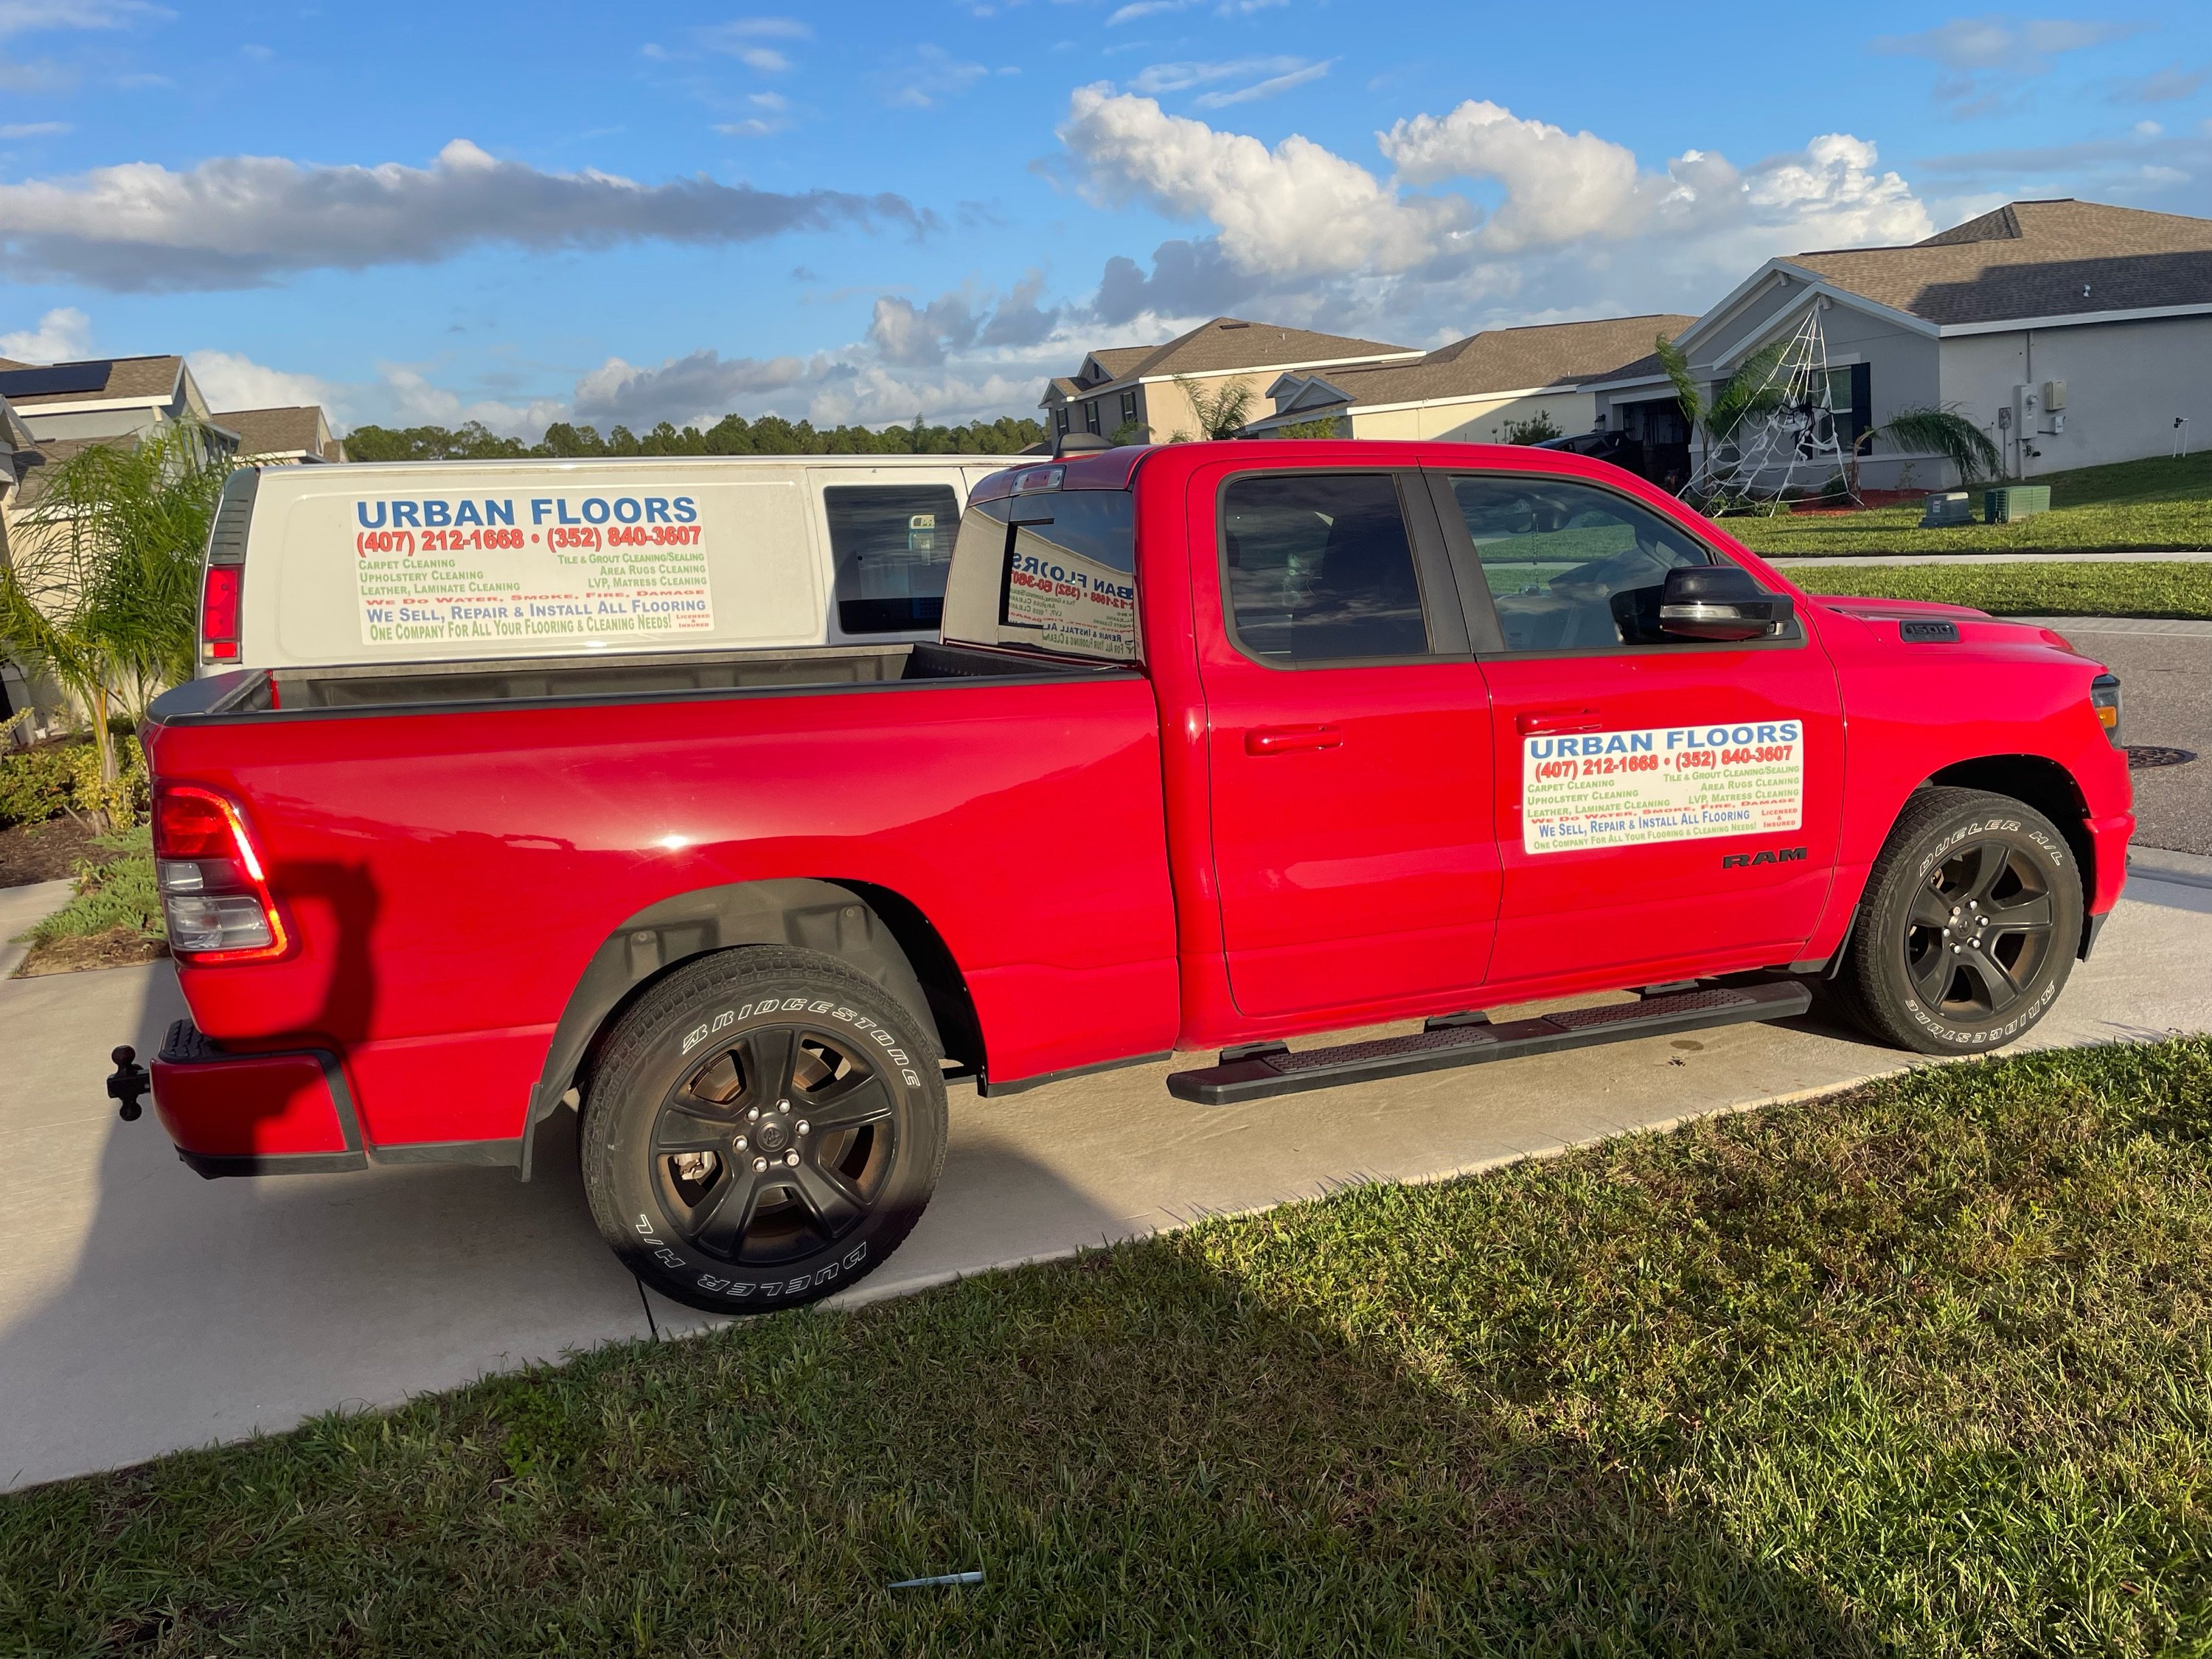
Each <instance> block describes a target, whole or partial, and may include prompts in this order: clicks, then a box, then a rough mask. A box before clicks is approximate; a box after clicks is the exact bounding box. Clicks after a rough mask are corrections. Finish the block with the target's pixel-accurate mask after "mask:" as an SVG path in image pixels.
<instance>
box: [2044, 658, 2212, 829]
mask: <svg viewBox="0 0 2212 1659" xmlns="http://www.w3.org/2000/svg"><path fill="white" fill-rule="evenodd" d="M2051 626H2053V627H2055V628H2057V629H2058V630H2059V631H2060V632H2061V633H2063V634H2064V635H2066V637H2067V638H2068V639H2069V640H2071V641H2073V642H2074V644H2075V647H2077V648H2078V649H2080V650H2081V651H2083V652H2086V653H2088V654H2089V655H2091V656H2093V657H2095V658H2097V659H2099V660H2100V661H2101V662H2103V663H2104V664H2105V665H2106V667H2108V668H2110V669H2111V670H2112V672H2114V673H2115V674H2118V676H2119V677H2120V686H2121V690H2122V693H2123V695H2124V697H2125V698H2126V708H2127V728H2126V731H2125V733H2124V735H2125V737H2126V738H2127V741H2128V744H2129V746H2130V747H2131V748H2132V747H2136V746H2148V745H2156V746H2158V747H2161V748H2169V749H2185V750H2190V751H2191V753H2193V754H2196V755H2197V756H2199V757H2201V758H2199V759H2197V760H2195V761H2192V762H2191V763H2188V764H2186V765H2182V766H2160V767H2142V768H2138V769H2136V772H2135V775H2134V776H2135V786H2136V821H2137V822H2136V844H2137V845H2139V846H2142V847H2160V848H2169V849H2171V850H2172V851H2174V852H2179V853H2195V854H2198V855H2200V856H2205V855H2212V628H2207V629H2204V631H2203V632H2202V633H2199V634H2194V635H2163V634H2152V633H2144V632H2134V631H2129V630H2126V629H2118V628H2114V627H2113V626H2112V624H2111V623H2102V624H2100V623H2099V622H2098V621H2097V620H2096V619H2094V618H2086V619H2077V618H2061V619H2059V620H2057V621H2055V622H2053V623H2052V624H2051Z"/></svg>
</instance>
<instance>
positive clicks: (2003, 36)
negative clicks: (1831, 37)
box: [1874, 13, 2141, 75]
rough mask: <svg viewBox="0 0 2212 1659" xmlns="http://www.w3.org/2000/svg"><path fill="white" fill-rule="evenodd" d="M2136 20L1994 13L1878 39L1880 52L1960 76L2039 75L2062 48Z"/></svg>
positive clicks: (2120, 34)
mask: <svg viewBox="0 0 2212 1659" xmlns="http://www.w3.org/2000/svg"><path fill="white" fill-rule="evenodd" d="M2139 27H2141V25H2139V24H2135V23H2111V22H2082V21H2074V20H2072V19H2069V18H2061V17H2046V18H2037V19H2030V20H2024V21H2018V22H2015V21H2012V20H2011V19H2008V18H2005V17H2002V16H1999V15H1996V14H1994V13H1992V14H1990V15H1987V16H1983V17H1954V18H1953V19H1952V20H1951V21H1949V22H1948V23H1944V24H1941V25H1939V26H1938V27H1935V28H1932V29H1923V30H1922V31H1920V33H1917V34H1886V35H1883V36H1881V37H1880V38H1879V39H1877V40H1875V43H1874V49H1875V51H1876V52H1889V53H1893V54H1896V55H1899V56H1904V57H1912V58H1928V59H1929V60H1930V61H1932V62H1934V63H1937V64H1942V66H1943V67H1944V68H1945V69H1948V70H1953V71H1954V72H1955V73H1958V74H1962V75H1965V74H1972V73H1975V72H1977V71H1978V70H2017V71H2019V72H2021V73H2023V74H2030V75H2033V74H2039V73H2040V72H2042V71H2043V70H2045V69H2047V68H2049V67H2050V64H2051V58H2054V57H2057V56H2058V55H2059V54H2060V53H2062V52H2083V51H2086V50H2087V49H2088V48H2089V47H2091V46H2104V45H2105V44H2106V43H2107V42H2109V41H2112V40H2122V39H2124V38H2125V37H2126V36H2128V35H2130V34H2133V33H2136V30H2137V29H2138V28H2139Z"/></svg>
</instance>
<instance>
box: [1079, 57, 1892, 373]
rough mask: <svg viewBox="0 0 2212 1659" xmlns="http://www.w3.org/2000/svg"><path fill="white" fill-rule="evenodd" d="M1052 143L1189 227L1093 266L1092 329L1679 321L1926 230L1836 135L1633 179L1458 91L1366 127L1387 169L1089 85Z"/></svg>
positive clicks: (1351, 329)
mask: <svg viewBox="0 0 2212 1659" xmlns="http://www.w3.org/2000/svg"><path fill="white" fill-rule="evenodd" d="M1177 78H1179V77H1177ZM1061 137H1062V138H1063V140H1064V141H1065V142H1066V145H1067V148H1068V151H1069V154H1070V157H1071V159H1072V161H1073V163H1074V171H1075V175H1076V178H1077V179H1078V181H1079V184H1080V185H1082V186H1083V188H1084V189H1085V191H1087V192H1088V193H1090V194H1091V196H1092V197H1094V198H1095V199H1097V200H1100V201H1102V202H1105V203H1107V204H1122V203H1127V202H1131V201H1139V202H1142V203H1144V204H1146V205H1149V206H1151V207H1152V208H1153V209H1155V210H1158V212H1160V213H1162V214H1163V215H1164V216H1167V217H1169V218H1171V219H1176V220H1180V221H1183V222H1196V223H1197V225H1198V226H1199V227H1200V231H1199V234H1194V235H1190V236H1182V237H1177V238H1175V239H1173V240H1168V241H1165V242H1163V243H1162V244H1161V245H1160V246H1158V249H1156V250H1155V252H1154V254H1153V258H1152V268H1151V270H1149V271H1147V270H1146V269H1145V268H1144V267H1143V266H1141V265H1139V264H1138V263H1137V262H1136V261H1135V260H1133V259H1129V258H1114V259H1110V260H1109V261H1108V262H1107V265H1106V268H1105V270H1104V272H1103V276H1102V278H1101V281H1100V284H1099V287H1098V289H1097V294H1096V295H1094V296H1093V298H1092V300H1091V305H1090V307H1089V310H1090V313H1091V317H1092V318H1093V319H1095V320H1096V321H1097V322H1098V323H1102V324H1105V325H1109V326H1121V325H1134V324H1136V323H1137V322H1139V320H1140V319H1151V320H1152V325H1153V326H1154V327H1155V328H1157V327H1160V326H1165V325H1170V324H1176V323H1182V322H1186V321H1188V320H1190V319H1196V318H1200V317H1205V316H1210V315H1213V314H1216V313H1220V312H1224V311H1239V312H1243V313H1246V314H1251V313H1255V312H1259V313H1262V314H1266V315H1268V316H1270V317H1277V318H1279V319H1282V320H1284V321H1285V322H1292V323H1298V324H1303V325H1309V326H1316V327H1323V328H1328V329H1332V330H1336V331H1343V332H1347V333H1354V334H1364V335H1368V336H1370V337H1376V338H1382V339H1398V340H1410V341H1420V340H1425V339H1432V338H1447V337H1456V336H1458V335H1461V334H1465V333H1467V332H1469V331H1471V330H1472V329H1474V328H1476V327H1480V326H1492V325H1504V324H1510V323H1517V322H1524V321H1554V320H1566V319H1573V318H1577V317H1589V316H1603V315H1607V314H1613V315H1619V314H1621V313H1631V314H1632V313H1638V312H1649V311H1656V310H1662V309H1669V310H1692V311H1694V310H1699V309H1702V308H1703V307H1705V306H1706V305H1708V304H1710V303H1711V301H1713V300H1714V299H1715V298H1717V296H1718V295H1720V294H1721V293H1723V292H1725V291H1726V289H1728V288H1729V286H1730V285H1732V284H1733V283H1735V282H1736V281H1738V280H1740V279H1741V277H1742V276H1745V275H1747V274H1748V273H1749V272H1750V271H1751V270H1754V269H1756V268H1757V266H1758V264H1759V263H1760V262H1761V261H1762V260H1764V259H1765V258H1770V257H1771V256H1773V255H1775V254H1778V253H1789V252H1797V251H1801V250H1804V249H1808V248H1814V247H1836V246H1851V245H1865V244H1869V243H1894V242H1901V241H1910V240H1917V239H1918V238H1920V237H1922V236H1925V235H1927V234H1929V232H1930V231H1931V230H1932V229H1933V228H1934V225H1933V222H1932V221H1931V220H1930V218H1929V213H1928V210H1927V208H1926V206H1925V204H1923V203H1922V202H1921V201H1920V199H1919V198H1918V197H1917V196H1915V195H1914V193H1913V191H1912V190H1911V187H1910V186H1909V185H1907V184H1906V183H1905V180H1904V179H1902V178H1901V177H1899V175H1898V174H1897V173H1894V172H1890V171H1886V170H1883V169H1882V168H1881V167H1880V166H1879V165H1878V157H1877V155H1876V154H1875V148H1874V146H1873V145H1872V144H1870V143H1866V142H1864V141H1863V140H1861V139H1859V138H1857V137H1851V136H1850V135H1849V134H1829V135H1826V136H1823V137H1819V138H1815V139H1814V140H1813V141H1812V142H1811V143H1808V144H1807V145H1806V147H1805V148H1804V149H1802V150H1799V151H1795V152H1791V153H1788V154H1785V155H1778V156H1771V157H1769V158H1766V159H1765V160H1763V161H1759V162H1757V163H1755V164H1753V165H1751V166H1749V167H1738V166H1737V165H1736V164H1735V163H1734V162H1732V161H1729V159H1728V158H1727V157H1726V156H1723V155H1719V154H1717V153H1716V152H1712V151H1708V150H1694V149H1692V150H1686V151H1685V152H1683V153H1682V154H1681V155H1677V156H1675V157H1674V158H1673V159H1672V160H1670V161H1668V162H1666V163H1665V165H1664V166H1663V167H1658V168H1647V167H1644V166H1643V165H1642V164H1640V163H1639V161H1638V159H1637V157H1636V155H1635V154H1634V152H1633V151H1632V150H1631V149H1628V148H1627V147H1626V146H1625V145H1621V144H1619V143H1613V142H1612V141H1611V140H1609V139H1607V138H1605V137H1601V136H1600V135H1598V134H1595V133H1591V132H1579V133H1571V132H1568V131H1565V130H1563V129H1561V128H1559V127H1556V126H1553V125H1548V124H1547V123H1544V122H1541V121H1533V120H1528V119H1524V118H1521V117H1519V116H1516V115H1515V114H1514V113H1513V112H1511V111H1510V110H1508V109H1504V108H1503V107H1501V106H1498V105H1496V104H1492V103H1486V102H1480V101H1469V102H1468V103H1465V104H1462V105H1461V106H1458V107H1457V108H1456V109H1454V110H1452V111H1451V112H1449V113H1448V114H1446V115H1443V116H1441V117H1437V116H1430V115H1419V116H1415V117H1413V118H1408V119H1406V120H1402V121H1400V122H1398V123H1397V124H1395V125H1394V126H1392V127H1391V128H1390V129H1389V131H1385V132H1382V133H1378V134H1377V135H1376V138H1377V142H1378V144H1379V145H1380V147H1381V149H1382V151H1383V155H1384V156H1385V157H1386V158H1387V159H1388V160H1389V161H1391V162H1392V163H1394V164H1395V167H1396V169H1397V170H1396V173H1395V175H1394V176H1392V177H1390V178H1389V179H1382V178H1378V177H1377V176H1376V175H1375V174H1374V173H1370V172H1368V171H1367V170H1366V169H1365V168H1364V167H1360V166H1358V163H1356V162H1354V161H1350V160H1348V159H1346V158H1345V157H1342V156H1339V155H1333V154H1332V153H1330V152H1329V151H1328V150H1327V149H1322V147H1321V146H1319V145H1317V144H1314V143H1310V141H1308V140H1306V139H1304V138H1296V137H1294V138H1291V139H1287V140H1285V142H1284V143H1281V144H1279V145H1277V146H1276V147H1275V148H1274V149H1272V150H1271V149H1267V147H1265V146H1264V145H1262V144H1261V143H1259V141H1258V140H1256V139H1254V138H1250V137H1241V136H1238V135H1235V134H1230V133H1224V132H1220V131H1215V130H1214V129H1212V128H1211V127H1209V126H1207V125H1205V124H1203V123H1201V122H1199V121H1196V120H1192V119H1188V118H1172V117H1168V116H1165V115H1163V114H1162V113H1161V112H1159V110H1158V106H1156V105H1153V104H1152V103H1151V102H1149V101H1148V100H1143V99H1139V98H1136V97H1133V96H1129V95H1127V94H1124V95H1120V96H1115V95H1112V94H1108V93H1106V92H1105V91H1104V90H1103V89H1102V88H1085V89H1083V90H1082V91H1079V92H1078V93H1076V94H1074V96H1073V101H1072V103H1071V105H1070V112H1069V117H1068V120H1067V122H1066V125H1064V126H1063V128H1062V129H1061ZM1462 185H1465V186H1478V187H1486V189H1487V190H1488V191H1495V192H1496V193H1497V194H1498V197H1499V199H1498V203H1497V205H1496V206H1495V208H1494V209H1492V210H1490V211H1488V212H1487V213H1486V211H1485V210H1484V209H1482V208H1481V207H1480V206H1478V205H1477V202H1476V199H1475V194H1474V190H1473V189H1468V190H1465V191H1463V190H1462V188H1461V187H1462Z"/></svg>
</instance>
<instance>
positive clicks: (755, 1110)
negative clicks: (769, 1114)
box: [745, 1106, 760, 1123]
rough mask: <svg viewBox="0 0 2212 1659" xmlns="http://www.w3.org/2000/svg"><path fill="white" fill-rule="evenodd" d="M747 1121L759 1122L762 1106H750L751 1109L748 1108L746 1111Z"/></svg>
mask: <svg viewBox="0 0 2212 1659" xmlns="http://www.w3.org/2000/svg"><path fill="white" fill-rule="evenodd" d="M745 1121H746V1122H748V1123H757V1122H759V1121H760V1108H759V1107H757V1106H755V1107H752V1108H750V1109H749V1110H747V1112H746V1113H745Z"/></svg>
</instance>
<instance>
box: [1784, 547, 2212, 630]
mask: <svg viewBox="0 0 2212 1659" xmlns="http://www.w3.org/2000/svg"><path fill="white" fill-rule="evenodd" d="M1784 574H1787V575H1788V576H1789V578H1790V580H1791V581H1793V582H1795V583H1796V584H1797V586H1800V587H1802V588H1803V589H1804V590H1805V591H1806V592H1808V593H1842V594H1850V595H1853V596H1855V597H1857V598H1860V599H1937V600H1941V601H1942V603H1944V604H1946V605H1972V606H1973V607H1974V608H1975V609H1976V610H1978V611H1991V612H1994V613H1995V614H1996V615H1998V616H2015V617H2197V618H2200V619H2203V618H2212V564H2087V563H2081V562H2068V561H2065V560H2063V559H2055V560H2053V561H2051V562H2050V563H2049V564H2045V563H2042V562H2035V563H2033V564H1958V565H1881V564H1853V565H1823V566H1819V567H1814V566H1810V565H1797V566H1795V567H1793V568H1791V569H1790V570H1789V571H1787V572H1785V573H1784Z"/></svg>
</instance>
